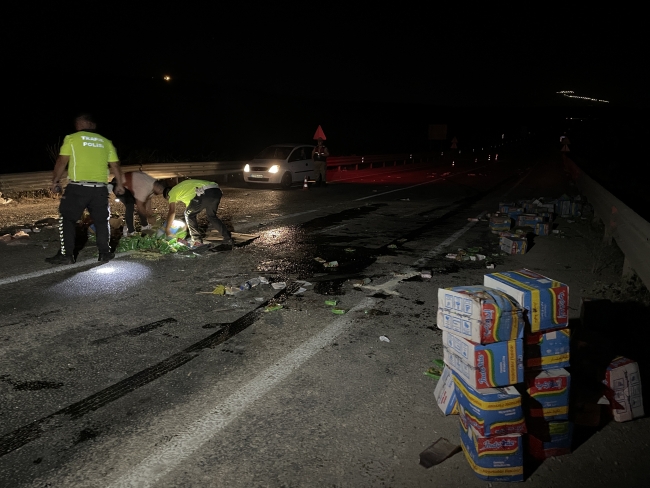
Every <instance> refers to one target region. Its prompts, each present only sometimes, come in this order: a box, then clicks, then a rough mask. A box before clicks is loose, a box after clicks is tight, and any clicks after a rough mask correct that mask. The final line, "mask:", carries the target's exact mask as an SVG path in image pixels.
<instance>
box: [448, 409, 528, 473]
mask: <svg viewBox="0 0 650 488" xmlns="http://www.w3.org/2000/svg"><path fill="white" fill-rule="evenodd" d="M459 418H460V422H459V424H460V440H461V446H462V448H463V453H464V454H465V459H467V462H468V463H469V465H470V467H471V468H472V470H473V471H474V474H476V476H478V477H479V478H481V479H484V480H487V481H523V480H524V452H523V451H524V449H523V438H522V436H521V434H508V435H494V436H490V437H484V436H482V435H480V434H479V433H478V432H477V431H476V430H475V429H474V428H473V427H472V425H471V424H470V423H469V422H468V421H467V418H466V417H465V416H463V415H462V414H461V415H460V416H459Z"/></svg>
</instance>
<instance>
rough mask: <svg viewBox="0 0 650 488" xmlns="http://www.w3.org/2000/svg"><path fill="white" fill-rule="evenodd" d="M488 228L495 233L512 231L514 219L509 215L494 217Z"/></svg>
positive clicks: (491, 218)
mask: <svg viewBox="0 0 650 488" xmlns="http://www.w3.org/2000/svg"><path fill="white" fill-rule="evenodd" d="M488 226H489V227H490V230H491V231H492V232H494V233H498V232H499V231H504V230H510V227H512V219H511V218H510V217H509V216H508V215H492V216H491V217H490V221H489V223H488Z"/></svg>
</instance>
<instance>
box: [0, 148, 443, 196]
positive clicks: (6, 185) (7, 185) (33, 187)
mask: <svg viewBox="0 0 650 488" xmlns="http://www.w3.org/2000/svg"><path fill="white" fill-rule="evenodd" d="M432 160H433V157H432V156H421V155H417V154H382V155H371V156H334V157H332V156H330V157H329V158H327V169H329V170H336V171H342V170H343V171H345V170H360V169H368V168H377V167H387V166H400V165H404V164H410V163H415V162H426V161H432ZM248 162H249V161H212V162H205V163H151V164H141V165H125V166H122V171H125V172H126V171H138V170H140V171H144V172H145V173H147V174H149V175H151V176H153V177H154V178H156V179H159V180H163V179H167V178H186V177H196V176H208V175H210V176H212V175H221V176H222V177H223V178H224V179H225V180H226V181H227V178H228V176H229V175H235V174H238V173H242V171H243V169H244V165H246V163H248ZM51 181H52V172H51V171H37V172H32V173H9V174H0V191H3V192H5V193H6V192H20V191H37V190H44V189H47V188H49V187H50V182H51ZM62 183H63V185H62V186H65V184H66V183H67V181H66V180H65V176H64V180H63V181H62Z"/></svg>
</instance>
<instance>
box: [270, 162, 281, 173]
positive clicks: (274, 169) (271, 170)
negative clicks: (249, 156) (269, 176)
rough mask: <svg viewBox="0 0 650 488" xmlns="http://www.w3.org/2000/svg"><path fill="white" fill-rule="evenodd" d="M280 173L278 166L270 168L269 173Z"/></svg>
mask: <svg viewBox="0 0 650 488" xmlns="http://www.w3.org/2000/svg"><path fill="white" fill-rule="evenodd" d="M278 171H280V167H279V166H278V165H277V164H274V165H273V166H271V167H270V168H269V173H277V172H278Z"/></svg>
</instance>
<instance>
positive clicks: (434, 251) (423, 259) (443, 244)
mask: <svg viewBox="0 0 650 488" xmlns="http://www.w3.org/2000/svg"><path fill="white" fill-rule="evenodd" d="M483 215H485V212H481V213H480V214H478V216H477V217H476V218H477V219H480V218H481V217H483ZM476 224H477V222H471V221H470V222H468V223H467V225H465V227H463V228H462V229H460V230H457V231H456V232H454V233H453V234H452V235H451V236H449V237H448V238H447V239H445V240H444V241H442V242H441V243H440V244H438V245H437V246H436V247H434V248H433V249H432V250H431V251H429V252H428V253H426V254H425V255H424V256H422V257H421V258H420V259H418V260H417V261H416V262H415V263H413V266H424V264H425V263H426V261H427V259H431V258H432V257H433V256H435V255H436V254H439V253H440V252H441V251H442V250H443V249H444V248H445V247H447V246H449V245H450V244H451V243H452V242H454V241H455V240H456V239H458V238H459V237H460V236H462V235H463V234H464V233H465V232H467V231H468V230H470V229H471V228H472V227H474V226H475V225H476Z"/></svg>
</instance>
